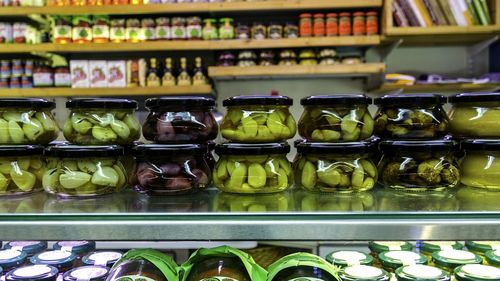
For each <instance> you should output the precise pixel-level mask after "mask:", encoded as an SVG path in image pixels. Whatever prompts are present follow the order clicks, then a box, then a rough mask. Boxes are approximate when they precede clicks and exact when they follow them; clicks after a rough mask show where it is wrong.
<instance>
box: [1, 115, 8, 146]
mask: <svg viewBox="0 0 500 281" xmlns="http://www.w3.org/2000/svg"><path fill="white" fill-rule="evenodd" d="M0 143H2V144H7V143H9V122H8V121H5V120H4V119H1V118H0Z"/></svg>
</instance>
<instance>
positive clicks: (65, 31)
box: [54, 25, 72, 39]
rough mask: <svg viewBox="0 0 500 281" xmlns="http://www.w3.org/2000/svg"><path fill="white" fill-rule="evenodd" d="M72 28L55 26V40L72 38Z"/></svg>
mask: <svg viewBox="0 0 500 281" xmlns="http://www.w3.org/2000/svg"><path fill="white" fill-rule="evenodd" d="M71 35H72V33H71V26H69V25H56V26H54V38H55V39H57V38H71Z"/></svg>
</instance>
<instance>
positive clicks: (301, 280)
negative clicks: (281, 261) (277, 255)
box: [214, 277, 325, 281]
mask: <svg viewBox="0 0 500 281" xmlns="http://www.w3.org/2000/svg"><path fill="white" fill-rule="evenodd" d="M214 281H215V280H214ZM221 281H225V280H221ZM288 281H325V280H323V279H319V278H314V277H297V278H293V279H289V280H288Z"/></svg>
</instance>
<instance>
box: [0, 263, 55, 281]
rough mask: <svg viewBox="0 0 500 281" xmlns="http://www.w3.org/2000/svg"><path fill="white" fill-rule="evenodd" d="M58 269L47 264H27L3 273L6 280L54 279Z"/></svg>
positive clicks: (43, 280)
mask: <svg viewBox="0 0 500 281" xmlns="http://www.w3.org/2000/svg"><path fill="white" fill-rule="evenodd" d="M58 273H59V271H58V270H57V268H55V267H53V266H49V265H28V266H23V267H20V268H16V269H13V270H11V271H9V272H8V273H7V274H6V275H5V280H6V281H56V279H57V276H58Z"/></svg>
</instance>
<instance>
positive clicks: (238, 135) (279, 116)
mask: <svg viewBox="0 0 500 281" xmlns="http://www.w3.org/2000/svg"><path fill="white" fill-rule="evenodd" d="M222 104H223V105H224V106H225V107H227V113H226V115H225V116H224V119H223V120H222V124H221V134H222V136H223V137H224V138H226V139H228V140H231V141H238V142H249V143H264V142H277V141H282V140H286V139H290V138H293V136H295V133H296V131H297V125H296V124H295V119H294V118H293V116H292V114H291V113H290V111H289V107H290V106H291V105H292V104H293V100H292V99H291V98H289V97H285V96H264V95H257V96H236V97H231V98H228V99H226V100H224V101H223V103H222Z"/></svg>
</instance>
